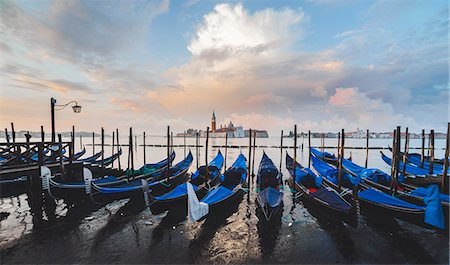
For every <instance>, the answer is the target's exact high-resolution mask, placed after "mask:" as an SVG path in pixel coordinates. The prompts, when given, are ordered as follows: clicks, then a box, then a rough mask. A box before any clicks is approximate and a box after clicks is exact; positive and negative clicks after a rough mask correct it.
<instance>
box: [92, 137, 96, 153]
mask: <svg viewBox="0 0 450 265" xmlns="http://www.w3.org/2000/svg"><path fill="white" fill-rule="evenodd" d="M92 155H95V132H92Z"/></svg>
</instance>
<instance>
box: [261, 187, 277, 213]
mask: <svg viewBox="0 0 450 265" xmlns="http://www.w3.org/2000/svg"><path fill="white" fill-rule="evenodd" d="M282 200H283V193H282V192H281V191H279V190H277V189H275V188H272V187H268V188H266V189H264V190H262V191H260V192H259V193H258V202H259V203H260V205H261V206H262V207H264V205H265V204H266V203H267V205H269V206H270V207H272V208H275V207H278V206H279V205H280V204H281V202H282Z"/></svg>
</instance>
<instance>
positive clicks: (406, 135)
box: [402, 127, 409, 176]
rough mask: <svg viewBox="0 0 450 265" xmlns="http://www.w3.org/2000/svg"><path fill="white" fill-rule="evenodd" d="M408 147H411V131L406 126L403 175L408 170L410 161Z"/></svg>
mask: <svg viewBox="0 0 450 265" xmlns="http://www.w3.org/2000/svg"><path fill="white" fill-rule="evenodd" d="M408 149H409V132H408V127H406V132H405V149H404V152H403V167H402V175H403V176H404V175H405V171H406V163H407V162H408Z"/></svg>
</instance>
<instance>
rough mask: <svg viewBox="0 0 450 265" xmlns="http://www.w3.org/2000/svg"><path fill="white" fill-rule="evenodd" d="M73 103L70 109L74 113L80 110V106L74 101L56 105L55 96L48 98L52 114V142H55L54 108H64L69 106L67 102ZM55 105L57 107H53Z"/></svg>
mask: <svg viewBox="0 0 450 265" xmlns="http://www.w3.org/2000/svg"><path fill="white" fill-rule="evenodd" d="M72 103H75V105H74V106H72V110H73V112H75V113H80V112H81V106H80V105H78V103H77V102H76V101H74V100H73V101H70V102H68V103H66V104H63V105H56V99H55V98H51V99H50V107H51V114H52V142H53V143H54V142H56V137H55V110H62V109H64V108H66V107H67V106H69V104H72ZM55 107H57V109H55Z"/></svg>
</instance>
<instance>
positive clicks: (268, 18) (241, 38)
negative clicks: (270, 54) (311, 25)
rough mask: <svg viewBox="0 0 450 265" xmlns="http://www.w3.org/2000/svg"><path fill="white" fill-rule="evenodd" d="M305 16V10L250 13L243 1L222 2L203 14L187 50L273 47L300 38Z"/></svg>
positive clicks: (237, 50)
mask: <svg viewBox="0 0 450 265" xmlns="http://www.w3.org/2000/svg"><path fill="white" fill-rule="evenodd" d="M303 17H304V13H303V11H302V10H292V9H288V8H285V9H282V10H274V9H265V10H262V11H257V12H255V13H254V14H249V12H248V11H247V10H246V9H244V7H243V5H242V4H237V5H234V6H233V5H230V4H219V5H217V6H216V7H215V8H214V11H213V12H211V13H209V14H207V15H205V16H204V22H203V23H202V24H201V25H199V26H198V28H197V32H196V34H195V38H194V39H193V40H192V41H191V43H190V44H189V46H188V50H189V51H190V52H191V53H192V54H193V55H204V54H207V53H210V52H214V51H215V52H218V53H230V54H231V55H236V54H239V53H244V52H261V51H267V50H271V49H274V48H276V47H279V46H280V45H281V46H282V45H285V44H286V42H287V41H289V40H292V39H295V38H296V37H298V34H299V33H300V30H299V27H297V26H298V25H299V24H300V23H301V21H302V19H303Z"/></svg>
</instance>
